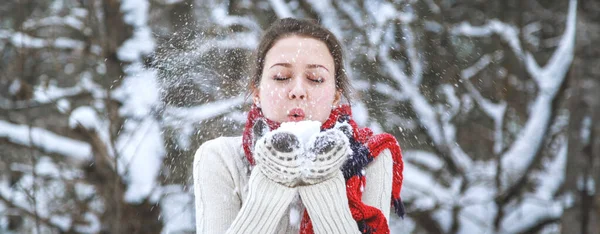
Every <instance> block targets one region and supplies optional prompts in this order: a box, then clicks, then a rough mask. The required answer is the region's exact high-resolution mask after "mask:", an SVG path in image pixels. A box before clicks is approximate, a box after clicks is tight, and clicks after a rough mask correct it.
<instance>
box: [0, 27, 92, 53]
mask: <svg viewBox="0 0 600 234" xmlns="http://www.w3.org/2000/svg"><path fill="white" fill-rule="evenodd" d="M0 39H1V40H7V41H9V42H10V43H11V44H12V45H13V46H14V47H17V48H29V49H41V48H55V49H73V50H82V49H83V48H84V47H85V43H84V42H83V41H79V40H75V39H71V38H66V37H59V38H55V39H45V38H38V37H32V36H29V35H27V34H25V33H22V32H11V31H7V30H0Z"/></svg>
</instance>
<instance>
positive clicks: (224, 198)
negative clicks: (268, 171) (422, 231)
mask: <svg viewBox="0 0 600 234" xmlns="http://www.w3.org/2000/svg"><path fill="white" fill-rule="evenodd" d="M392 164H393V161H392V156H391V153H390V151H389V150H384V151H383V152H382V153H381V155H379V156H378V157H376V158H375V160H374V161H373V162H371V163H370V164H369V166H367V169H366V172H365V173H366V174H365V175H366V180H367V184H366V186H365V188H364V192H363V197H362V201H363V202H364V203H365V204H367V205H370V206H374V207H377V208H379V209H380V210H382V211H383V214H384V216H385V217H386V219H388V220H389V211H390V205H391V202H390V201H391V200H390V199H391V191H392V166H393V165H392ZM251 173H252V170H251V166H250V165H249V163H248V161H247V160H246V156H245V154H244V151H243V148H242V137H241V136H238V137H219V138H217V139H214V140H210V141H207V142H205V143H204V144H202V146H200V148H199V149H198V151H196V155H195V157H194V168H193V175H194V192H195V197H196V199H195V202H196V232H197V233H298V231H299V223H300V220H301V219H302V212H303V211H304V207H306V209H307V210H308V213H309V215H310V216H311V221H312V223H313V227H314V230H315V233H360V232H359V231H358V226H357V224H356V221H354V219H352V216H351V214H350V208H349V207H348V199H347V195H346V186H345V181H344V178H343V176H341V173H340V176H338V177H335V178H333V179H330V180H327V181H323V182H321V183H319V184H315V185H307V186H300V187H302V188H301V189H298V188H289V187H286V186H283V185H280V184H278V183H275V182H273V181H271V180H270V179H268V178H266V177H264V176H262V173H257V175H254V176H253V177H252V181H249V179H250V178H251V177H250V175H251ZM249 183H253V186H252V187H253V189H254V190H255V191H254V192H249V191H248V187H249V186H248V184H249ZM298 193H299V194H300V197H301V200H302V201H301V202H299V199H298V195H297V194H298ZM249 194H250V196H249ZM290 217H291V218H290Z"/></svg>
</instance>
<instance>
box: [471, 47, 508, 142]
mask: <svg viewBox="0 0 600 234" xmlns="http://www.w3.org/2000/svg"><path fill="white" fill-rule="evenodd" d="M503 57H504V54H503V53H502V52H501V51H497V52H495V53H494V54H493V55H488V54H486V55H484V56H482V57H481V58H480V59H479V60H478V61H477V62H476V63H475V64H474V65H473V66H471V67H468V68H466V69H464V70H462V71H461V80H463V82H462V83H463V85H464V86H465V88H467V91H468V92H469V94H470V95H471V97H472V98H473V99H475V101H476V102H477V104H478V105H479V107H480V108H481V110H483V112H484V113H486V114H487V115H488V116H489V117H490V118H492V119H493V120H494V153H496V154H499V153H500V152H501V151H502V148H503V147H504V144H503V140H504V139H503V129H502V126H503V123H504V115H505V113H506V108H507V106H508V104H507V103H506V102H505V101H500V102H499V103H493V102H492V101H490V100H489V99H487V98H484V97H483V96H482V95H481V93H480V92H479V91H478V90H477V88H475V86H474V85H473V84H472V83H471V80H470V79H471V77H473V76H475V75H476V74H477V73H479V72H480V71H482V70H483V69H484V68H486V67H487V66H488V65H489V64H490V63H492V62H493V61H499V60H500V59H502V58H503Z"/></svg>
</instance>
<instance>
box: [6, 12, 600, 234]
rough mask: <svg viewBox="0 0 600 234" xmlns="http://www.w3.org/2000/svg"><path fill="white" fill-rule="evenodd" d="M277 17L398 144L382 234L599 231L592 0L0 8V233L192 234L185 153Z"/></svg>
mask: <svg viewBox="0 0 600 234" xmlns="http://www.w3.org/2000/svg"><path fill="white" fill-rule="evenodd" d="M290 16H291V17H302V18H313V19H318V20H319V21H320V22H321V23H322V24H323V25H324V26H326V27H327V28H329V29H330V30H331V31H333V32H334V33H335V34H336V35H337V36H338V37H339V38H340V40H341V41H343V44H344V45H345V51H346V62H347V64H348V68H349V69H348V70H349V73H350V76H351V78H352V79H353V84H354V86H355V88H356V93H355V96H356V99H355V100H354V102H353V105H354V113H355V118H356V119H357V121H358V122H359V124H362V125H364V126H369V127H372V128H374V129H375V130H376V131H377V132H381V131H386V132H390V133H392V134H394V135H395V136H396V137H397V138H398V140H399V142H400V144H401V146H402V148H403V152H404V159H405V162H406V166H405V177H404V178H405V182H404V187H403V190H402V197H403V199H404V202H405V203H406V207H407V211H408V215H407V217H406V218H405V219H404V220H400V219H396V218H394V219H392V220H391V225H392V233H569V234H572V233H600V194H598V193H596V191H600V183H598V182H597V181H598V179H600V46H598V43H600V1H598V0H579V1H576V0H487V1H485V0H395V1H392V0H390V1H383V0H350V1H337V0H331V1H330V0H258V1H250V0H235V1H234V0H232V1H222V0H204V1H203V0H3V1H2V4H0V58H1V59H0V233H194V208H193V207H194V206H193V189H192V180H191V164H192V157H193V153H194V152H195V150H196V149H197V148H198V146H199V145H200V144H201V143H202V142H204V141H206V140H208V139H212V138H215V137H218V136H222V135H227V136H231V135H239V134H241V127H242V124H243V122H244V120H245V112H244V111H246V110H247V109H248V104H249V103H248V101H247V100H245V96H244V95H245V87H246V83H247V78H248V75H249V72H248V67H247V65H248V59H249V56H250V55H251V51H252V50H253V49H254V48H255V47H256V45H257V43H258V40H259V37H260V35H261V33H262V30H264V29H265V28H266V27H267V26H268V25H269V24H270V23H271V22H273V21H274V20H275V19H277V18H282V17H290ZM215 212H218V211H215Z"/></svg>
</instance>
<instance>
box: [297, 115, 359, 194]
mask: <svg viewBox="0 0 600 234" xmlns="http://www.w3.org/2000/svg"><path fill="white" fill-rule="evenodd" d="M349 134H351V130H350V127H349V126H348V125H344V124H338V125H336V126H335V127H334V128H333V129H329V130H326V131H324V132H320V133H319V134H316V135H315V136H313V140H314V144H312V145H310V146H309V148H308V150H307V152H306V154H305V155H306V157H307V159H308V160H309V162H305V165H304V169H303V170H302V181H303V182H304V183H306V184H316V183H320V182H322V181H325V180H327V179H329V178H332V177H334V176H336V175H337V174H341V172H340V168H341V167H342V165H343V164H344V163H345V162H346V160H347V159H348V156H349V155H350V153H351V152H352V150H351V148H350V143H349V140H348V135H349Z"/></svg>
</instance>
